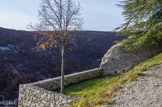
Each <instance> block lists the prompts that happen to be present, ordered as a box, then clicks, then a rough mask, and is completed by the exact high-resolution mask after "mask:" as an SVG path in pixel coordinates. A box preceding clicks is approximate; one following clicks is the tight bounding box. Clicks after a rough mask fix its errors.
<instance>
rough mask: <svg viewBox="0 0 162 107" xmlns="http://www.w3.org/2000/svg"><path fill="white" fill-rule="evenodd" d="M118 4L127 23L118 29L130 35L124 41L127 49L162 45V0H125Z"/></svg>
mask: <svg viewBox="0 0 162 107" xmlns="http://www.w3.org/2000/svg"><path fill="white" fill-rule="evenodd" d="M118 6H120V7H121V8H123V10H124V11H123V12H122V14H123V16H124V17H125V23H124V24H122V25H121V26H120V27H118V28H116V29H117V30H120V33H121V34H123V35H127V36H128V39H126V40H125V41H123V44H124V46H125V48H126V49H128V50H134V49H138V48H139V47H141V46H145V47H152V46H153V47H159V46H161V47H162V0H124V1H121V3H120V4H118Z"/></svg>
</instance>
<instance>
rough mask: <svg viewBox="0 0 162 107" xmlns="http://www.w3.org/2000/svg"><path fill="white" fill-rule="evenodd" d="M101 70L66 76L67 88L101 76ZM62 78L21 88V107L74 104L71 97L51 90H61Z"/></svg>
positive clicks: (19, 104)
mask: <svg viewBox="0 0 162 107" xmlns="http://www.w3.org/2000/svg"><path fill="white" fill-rule="evenodd" d="M101 72H102V70H101V69H100V68H96V69H92V70H88V71H83V72H79V73H74V74H70V75H66V76H65V86H67V85H70V84H72V83H77V82H80V81H83V80H87V79H91V78H95V77H99V76H101ZM60 80H61V78H60V77H57V78H52V79H47V80H44V81H39V82H35V83H31V84H21V85H20V86H19V102H18V106H19V107H66V106H67V105H68V104H70V103H71V102H72V99H71V98H70V97H69V96H65V95H62V94H58V93H55V92H53V91H51V90H54V89H57V88H60Z"/></svg>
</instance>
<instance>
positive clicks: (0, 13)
mask: <svg viewBox="0 0 162 107" xmlns="http://www.w3.org/2000/svg"><path fill="white" fill-rule="evenodd" d="M40 1H41V0H0V27H4V28H11V29H17V30H26V26H27V25H28V24H29V23H30V22H32V23H34V22H36V21H37V16H38V9H39V4H40ZM74 1H76V2H80V4H81V7H82V11H81V14H82V15H81V17H82V18H83V19H84V25H83V29H84V30H100V31H112V30H114V29H115V28H116V27H118V26H120V24H122V23H123V22H124V21H123V20H124V19H123V17H122V15H121V12H122V9H121V8H119V7H117V6H116V4H117V3H119V1H121V0H74Z"/></svg>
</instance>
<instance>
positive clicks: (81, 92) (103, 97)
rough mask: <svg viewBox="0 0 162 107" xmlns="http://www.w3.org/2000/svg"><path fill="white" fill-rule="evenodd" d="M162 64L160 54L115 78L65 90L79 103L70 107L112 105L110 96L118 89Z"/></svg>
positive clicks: (89, 82)
mask: <svg viewBox="0 0 162 107" xmlns="http://www.w3.org/2000/svg"><path fill="white" fill-rule="evenodd" d="M161 63H162V53H161V54H159V55H157V56H155V57H153V58H151V59H148V60H147V61H145V62H142V63H140V64H138V65H137V66H135V67H134V68H133V69H132V70H131V71H129V72H127V73H125V74H121V75H119V76H116V77H108V76H107V77H104V78H102V77H99V78H95V79H91V80H87V81H83V82H80V83H77V84H73V85H70V86H68V87H66V88H65V92H66V94H67V95H69V96H73V97H74V98H76V99H80V100H79V101H77V102H75V103H73V104H72V105H70V107H96V106H97V107H99V105H102V104H112V103H113V100H111V98H110V97H111V95H112V94H113V93H115V92H117V91H118V89H119V88H120V87H122V86H124V85H126V84H128V83H129V82H131V81H133V80H137V78H138V75H139V74H140V73H142V72H143V71H146V70H147V69H148V68H150V67H152V66H155V65H158V64H161Z"/></svg>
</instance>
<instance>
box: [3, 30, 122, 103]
mask: <svg viewBox="0 0 162 107" xmlns="http://www.w3.org/2000/svg"><path fill="white" fill-rule="evenodd" d="M114 35H115V32H98V31H81V32H80V33H79V34H78V36H77V40H76V43H77V47H74V48H73V50H72V51H70V50H68V49H67V50H66V57H65V66H66V67H65V73H66V74H70V73H74V72H80V71H83V70H87V69H91V68H95V67H99V65H100V62H101V58H102V57H103V55H104V54H105V53H106V51H107V50H108V49H109V48H110V47H111V46H112V45H113V44H114V41H116V40H122V39H124V38H125V37H123V36H114ZM40 36H41V35H40ZM37 41H38V39H35V34H34V33H32V32H27V31H16V30H11V29H4V28H0V100H6V99H8V100H11V99H15V98H17V93H18V85H19V84H23V83H29V82H34V81H38V80H43V79H47V78H52V77H56V76H59V75H60V65H61V62H60V61H61V56H60V50H59V49H58V48H53V49H50V50H39V51H38V50H35V47H36V43H37Z"/></svg>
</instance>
